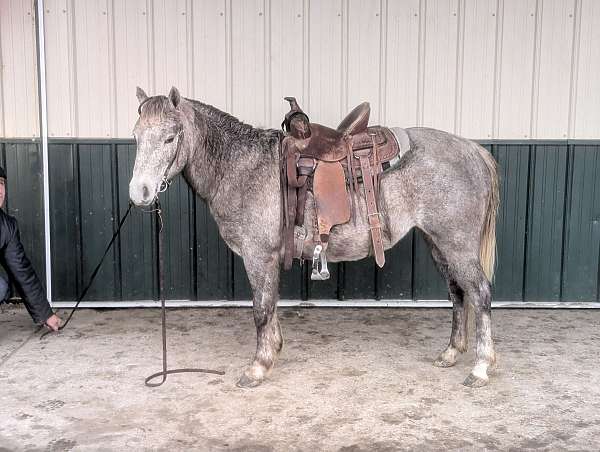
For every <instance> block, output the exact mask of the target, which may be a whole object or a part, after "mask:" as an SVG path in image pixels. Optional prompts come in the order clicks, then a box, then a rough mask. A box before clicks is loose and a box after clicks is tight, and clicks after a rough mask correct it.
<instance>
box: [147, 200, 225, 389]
mask: <svg viewBox="0 0 600 452" xmlns="http://www.w3.org/2000/svg"><path fill="white" fill-rule="evenodd" d="M152 211H153V212H156V222H157V228H156V231H157V232H156V233H157V241H158V296H159V298H160V306H161V319H162V356H163V366H162V371H160V372H156V373H154V374H152V375H150V376H148V377H147V378H146V379H145V380H144V383H145V384H146V386H149V387H151V388H155V387H157V386H160V385H162V384H163V383H164V382H165V381H167V375H172V374H182V373H192V372H194V373H207V374H216V375H225V372H223V371H220V370H211V369H194V368H184V369H171V370H168V369H167V309H166V306H165V296H164V285H165V272H164V256H163V240H162V230H163V221H162V215H161V214H162V209H161V207H160V201H159V200H158V197H157V198H156V199H155V204H154V209H153V210H152ZM157 377H162V380H161V381H160V382H157V383H151V381H152V380H154V379H155V378H157Z"/></svg>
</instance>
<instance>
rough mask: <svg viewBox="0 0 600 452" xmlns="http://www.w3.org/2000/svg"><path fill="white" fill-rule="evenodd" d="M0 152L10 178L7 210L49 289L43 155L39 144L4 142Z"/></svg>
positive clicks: (37, 271) (37, 270)
mask: <svg viewBox="0 0 600 452" xmlns="http://www.w3.org/2000/svg"><path fill="white" fill-rule="evenodd" d="M0 151H1V152H0V158H1V164H2V166H3V167H4V168H5V169H6V177H7V180H6V201H5V210H6V212H8V214H10V215H12V216H14V217H15V218H16V219H17V221H18V223H19V231H20V234H21V241H22V243H23V248H24V249H25V253H26V254H27V256H28V257H29V260H30V261H31V263H32V265H33V268H34V269H35V271H36V273H37V275H38V277H39V278H40V280H41V282H42V284H43V285H44V286H45V285H46V271H45V268H46V265H45V257H44V203H43V191H42V190H43V180H42V159H41V154H40V153H39V152H38V145H37V143H33V142H30V141H29V142H28V141H21V142H12V143H11V142H0ZM15 295H17V294H15Z"/></svg>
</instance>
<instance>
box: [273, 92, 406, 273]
mask: <svg viewBox="0 0 600 452" xmlns="http://www.w3.org/2000/svg"><path fill="white" fill-rule="evenodd" d="M285 99H286V100H288V101H289V102H290V107H291V110H290V112H288V113H287V114H286V116H285V119H284V122H283V124H282V127H285V129H286V131H287V132H288V133H287V134H286V136H285V138H284V139H283V141H282V146H281V181H282V182H281V183H282V196H283V209H284V226H283V237H284V241H285V259H284V268H285V269H289V268H291V264H292V259H293V257H300V258H302V257H303V256H302V255H301V251H300V255H299V253H298V251H297V249H296V247H295V244H294V227H295V226H302V225H303V223H304V208H305V202H306V193H307V191H308V190H310V191H312V193H313V198H314V202H315V207H316V216H317V218H316V220H317V221H316V223H317V224H316V231H315V242H316V243H317V245H316V247H315V251H314V254H313V272H312V275H311V278H312V279H327V278H328V277H329V272H328V270H327V260H326V257H325V251H326V248H327V244H328V240H329V233H330V230H331V228H332V227H333V226H336V225H339V224H344V223H347V222H348V221H350V218H351V215H355V206H354V202H355V200H354V199H355V196H354V195H353V193H352V192H358V190H359V184H362V185H363V187H364V192H365V198H366V201H367V216H368V222H369V227H370V229H371V238H372V244H373V253H374V255H375V260H376V262H377V264H378V265H379V266H380V267H382V266H383V264H384V263H385V257H384V253H383V242H382V234H381V222H380V214H379V212H378V209H377V198H378V191H379V190H378V187H379V174H380V173H382V172H383V171H384V170H385V168H384V164H387V167H389V166H390V162H392V161H394V160H399V158H398V155H399V146H398V143H397V141H396V139H395V138H394V135H393V133H392V132H391V131H390V130H389V129H388V128H386V127H381V126H374V127H368V122H369V115H370V106H369V103H368V102H363V103H362V104H360V105H358V106H357V107H356V108H354V109H353V110H352V111H351V112H350V113H349V114H348V115H347V116H346V117H345V118H344V119H343V120H342V122H340V124H339V126H338V127H337V129H332V128H330V127H327V126H323V125H321V124H315V123H311V122H310V121H309V119H308V116H307V115H306V114H305V113H304V112H303V111H302V109H300V107H299V106H298V104H297V102H296V99H295V98H293V97H286V98H285ZM319 263H320V264H321V268H320V269H319Z"/></svg>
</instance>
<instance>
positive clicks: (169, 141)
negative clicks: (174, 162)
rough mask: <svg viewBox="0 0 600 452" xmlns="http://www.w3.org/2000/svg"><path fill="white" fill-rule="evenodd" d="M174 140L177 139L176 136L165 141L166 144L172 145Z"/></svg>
mask: <svg viewBox="0 0 600 452" xmlns="http://www.w3.org/2000/svg"><path fill="white" fill-rule="evenodd" d="M174 139H175V137H174V136H172V137H170V138H167V139H166V140H165V144H169V143H172V142H173V140H174Z"/></svg>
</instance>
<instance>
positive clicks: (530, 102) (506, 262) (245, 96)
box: [0, 0, 600, 301]
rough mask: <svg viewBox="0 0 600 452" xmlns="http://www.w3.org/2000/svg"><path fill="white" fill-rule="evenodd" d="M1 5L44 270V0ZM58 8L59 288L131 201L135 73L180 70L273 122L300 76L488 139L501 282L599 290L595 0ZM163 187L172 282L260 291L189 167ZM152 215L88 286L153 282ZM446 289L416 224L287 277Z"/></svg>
mask: <svg viewBox="0 0 600 452" xmlns="http://www.w3.org/2000/svg"><path fill="white" fill-rule="evenodd" d="M0 13H1V14H0V20H1V22H0V38H1V47H0V49H1V51H2V54H1V55H0V56H1V58H2V70H1V71H0V74H1V78H0V93H1V96H2V98H1V102H0V112H1V114H2V116H1V121H0V124H1V127H2V129H1V132H2V134H1V135H0V136H2V137H5V138H4V139H2V140H0V141H1V142H2V144H1V146H2V148H1V149H2V154H1V155H2V158H3V163H4V164H5V165H6V166H7V167H8V168H9V170H10V171H9V174H11V175H12V174H17V177H10V178H9V187H8V189H9V190H8V191H9V206H8V208H9V211H10V212H11V214H14V215H16V216H17V218H18V219H19V220H20V223H21V225H22V228H24V231H25V232H24V236H25V235H26V236H27V237H28V239H27V240H28V242H27V243H26V244H25V246H26V249H27V251H28V253H29V254H30V256H32V258H33V260H34V262H35V263H36V268H38V269H43V262H44V256H43V227H42V226H41V223H40V221H41V217H40V215H41V213H42V201H41V191H40V190H41V165H40V159H41V157H40V154H41V152H40V148H39V144H38V143H37V142H34V143H31V142H29V143H27V142H25V141H23V140H19V139H16V140H15V139H13V138H14V137H17V138H18V137H21V138H24V137H32V136H36V135H38V134H39V132H38V119H37V118H38V112H37V86H36V84H37V79H36V67H35V29H34V27H33V17H32V13H33V2H32V1H29V0H26V1H24V2H20V1H18V0H0ZM44 19H45V39H46V51H47V68H46V73H47V78H48V96H49V97H48V110H49V111H48V116H49V121H50V123H49V135H50V138H51V139H50V164H51V165H50V182H51V187H50V195H51V225H52V268H53V275H52V276H53V288H54V299H55V300H73V299H74V298H75V297H76V295H77V294H78V293H79V291H80V290H81V288H82V285H83V284H84V283H85V281H86V280H87V277H88V276H89V274H90V272H91V270H92V269H93V266H94V265H95V263H96V262H97V260H98V259H99V257H100V255H101V253H102V251H103V248H104V243H106V241H107V240H108V239H109V238H110V235H111V234H112V231H113V230H114V228H115V226H116V222H117V221H118V218H119V217H120V215H122V214H123V213H124V209H123V207H124V206H126V198H127V183H128V179H129V175H130V173H131V167H132V164H133V158H134V151H135V149H134V146H133V143H132V142H131V141H130V140H119V139H118V138H119V137H123V138H129V137H130V131H131V128H132V126H133V124H134V122H135V119H136V111H137V101H136V99H135V96H134V90H135V86H136V85H141V86H142V87H144V88H146V89H147V91H148V92H149V93H151V94H153V93H166V92H167V91H168V89H169V88H170V86H171V85H175V86H178V87H179V88H180V90H181V91H182V93H183V94H184V95H186V96H188V97H193V98H198V99H201V100H203V101H205V102H208V103H212V104H214V105H216V106H217V107H220V108H222V109H224V110H227V111H229V112H232V113H233V114H235V115H237V116H238V117H240V118H241V119H244V120H245V121H247V122H250V123H253V124H255V125H259V126H270V127H278V126H279V123H280V118H281V116H282V115H283V114H284V112H285V110H286V107H285V105H284V103H283V102H282V99H281V98H282V97H283V96H284V95H289V94H294V95H296V96H297V97H298V98H299V99H300V100H301V102H302V105H303V107H304V108H305V109H306V110H307V111H308V112H309V113H310V114H311V117H312V118H313V119H314V120H315V121H318V122H323V123H328V124H334V123H336V122H337V121H338V120H339V118H340V117H341V116H342V115H343V114H344V113H345V112H346V111H347V110H349V109H350V108H351V107H352V106H353V105H354V104H355V103H358V102H359V101H361V100H364V99H367V100H369V101H371V104H372V110H373V113H372V114H373V122H380V123H386V124H389V125H402V126H406V127H408V126H411V125H417V124H420V125H430V126H434V127H438V128H442V129H446V130H449V131H455V132H457V133H459V134H462V135H465V136H468V137H472V138H478V139H480V140H482V142H483V143H484V144H486V143H487V144H486V146H487V147H488V149H490V150H491V151H492V153H493V155H494V156H495V157H496V159H497V160H498V161H499V163H500V169H501V175H502V212H501V215H500V218H499V221H498V246H499V250H498V252H499V265H498V275H497V279H496V284H495V287H494V297H495V299H496V300H514V301H519V300H525V301H599V290H598V287H599V284H600V283H599V281H600V278H599V275H600V273H599V267H598V265H599V252H600V251H599V250H600V228H598V224H599V219H600V204H599V203H600V196H598V190H600V187H598V183H597V180H600V147H599V146H598V142H597V141H594V139H596V140H597V139H598V138H600V108H598V105H600V98H599V96H600V89H598V88H599V87H600V75H599V74H600V71H599V69H600V67H598V66H599V65H600V32H599V31H598V30H600V27H599V26H598V25H600V5H599V3H598V2H595V1H593V0H564V1H563V0H537V1H536V0H520V1H517V0H489V1H488V0H447V1H446V0H439V1H436V0H412V1H411V0H406V1H392V0H387V1H386V0H381V1H379V0H377V1H374V0H370V1H361V2H359V1H354V0H336V1H308V0H305V1H291V0H290V1H275V0H272V1H268V0H260V1H242V0H221V1H202V2H197V1H192V0H180V1H167V0H143V1H142V0H128V1H123V2H121V1H118V2H115V1H110V0H104V1H98V0H76V1H75V0H45V17H44ZM88 137H96V138H94V139H92V140H87V139H86V138H88ZM98 138H101V139H98ZM532 138H537V139H538V140H536V141H530V140H531V139H532ZM573 138H576V139H580V140H581V141H577V140H568V139H573ZM493 139H496V140H493ZM510 139H513V140H512V141H511V140H510ZM552 139H556V140H552ZM586 140H587V141H586ZM165 196H166V199H165V200H164V207H165V211H166V217H165V218H166V219H167V222H168V223H167V230H168V231H169V237H168V244H167V252H168V258H167V260H168V262H169V265H168V269H169V270H168V272H169V273H168V275H167V280H168V286H169V287H168V290H167V294H168V297H169V298H170V299H191V300H224V299H229V300H239V299H248V297H249V287H248V283H247V280H246V277H245V275H244V272H243V267H242V265H241V262H240V260H239V259H238V258H235V257H234V256H233V255H232V253H231V252H230V251H229V250H227V249H226V247H225V245H224V244H223V242H222V240H220V238H219V236H218V232H217V230H216V226H215V225H214V222H213V220H212V218H211V217H210V215H209V213H208V212H207V210H206V207H205V206H204V204H203V203H202V202H201V200H199V199H197V198H196V197H194V196H193V195H192V194H191V192H190V191H189V188H188V187H187V186H186V185H185V184H184V183H183V182H182V181H181V180H179V179H178V180H177V182H176V183H175V184H174V185H173V186H172V187H171V188H170V190H169V191H168V192H167V193H166V194H165ZM153 228H154V226H153V225H152V222H151V221H150V219H149V218H148V216H147V215H145V214H142V213H139V212H137V213H136V214H135V215H134V217H132V218H131V220H130V221H129V222H128V225H127V227H126V230H125V231H124V236H123V238H122V240H121V241H120V242H119V244H118V247H117V248H116V249H115V250H114V252H113V256H112V259H111V260H109V262H107V263H106V265H105V267H104V268H103V269H102V271H101V273H100V276H99V278H100V280H99V282H98V283H97V286H95V288H93V289H92V292H91V293H90V295H89V298H88V299H93V300H117V301H119V300H147V299H153V298H156V293H155V292H156V275H155V270H154V267H153V257H154V256H153V254H152V253H153V242H152V240H153V235H152V231H153ZM140 237H141V239H140ZM445 296H446V295H445V288H444V284H443V282H442V281H441V278H440V277H439V275H438V274H437V272H436V271H435V269H434V268H433V265H432V263H431V259H430V257H429V256H428V251H427V249H426V246H425V244H424V242H423V241H422V239H421V238H420V237H419V234H418V232H413V233H411V234H409V236H408V237H407V238H406V239H404V240H403V241H402V242H401V243H400V244H399V245H398V247H396V248H395V249H394V250H393V251H391V252H390V253H388V256H387V264H386V268H385V270H384V271H382V272H379V271H377V269H376V268H375V267H374V265H373V264H372V262H370V261H368V260H366V261H362V262H358V263H347V264H340V265H339V266H335V267H334V269H333V277H332V279H331V280H330V281H328V282H325V283H322V284H319V285H317V284H312V285H311V284H309V283H308V279H307V275H306V271H304V272H303V271H302V270H301V269H300V268H298V267H295V269H294V270H293V271H292V272H290V273H286V274H285V275H284V276H283V282H282V297H283V298H302V299H319V298H325V299H331V298H334V299H335V298H339V299H344V298H349V299H373V298H380V299H383V300H386V299H421V300H422V299H425V300H432V299H434V300H435V299H444V298H445Z"/></svg>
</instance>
